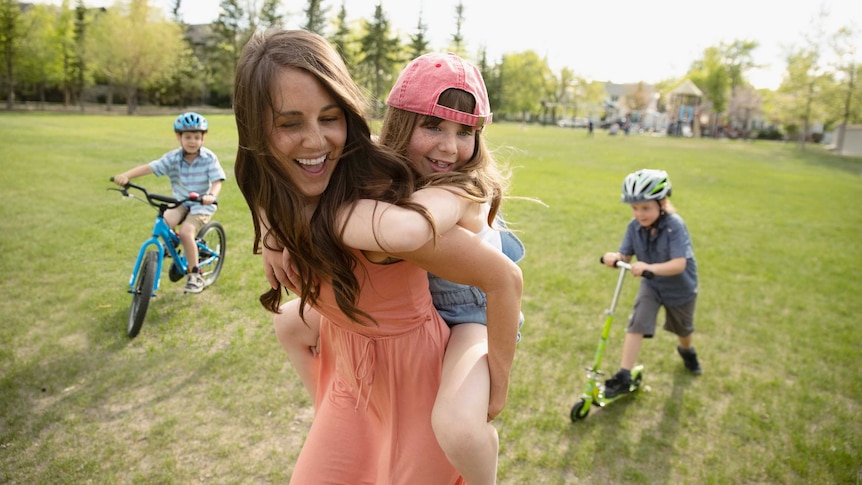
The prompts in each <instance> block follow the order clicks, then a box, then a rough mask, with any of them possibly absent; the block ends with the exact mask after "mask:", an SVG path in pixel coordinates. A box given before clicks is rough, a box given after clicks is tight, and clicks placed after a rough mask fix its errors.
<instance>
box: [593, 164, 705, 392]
mask: <svg viewBox="0 0 862 485" xmlns="http://www.w3.org/2000/svg"><path fill="white" fill-rule="evenodd" d="M670 195H671V182H670V177H668V174H667V172H665V171H664V170H650V169H643V170H639V171H637V172H634V173H631V174H629V175H628V176H626V178H625V180H624V181H623V187H622V197H621V199H622V202H623V203H626V204H630V205H631V208H632V215H633V218H632V220H631V222H629V224H628V227H627V228H626V232H625V235H624V236H623V241H622V243H621V244H620V249H619V251H618V252H609V253H605V255H604V256H602V258H601V260H602V262H603V263H604V264H605V265H606V266H608V267H610V268H616V263H617V261H623V262H625V263H629V262H630V261H631V259H632V256H636V257H637V262H635V263H632V264H631V272H632V275H634V276H643V275H644V274H645V273H647V272H651V273H653V274H654V275H655V276H654V277H653V278H650V279H647V278H644V279H642V280H641V283H640V288H639V290H638V294H637V297H636V299H635V304H634V309H633V311H632V316H631V319H630V320H629V323H628V329H627V331H626V337H625V341H624V342H623V353H622V359H621V360H622V361H621V363H620V370H619V371H618V372H617V373H616V374H615V375H614V376H613V377H612V378H611V379H608V380H607V381H605V389H604V397H605V398H607V399H611V398H614V397H616V396H619V395H622V394H625V393H629V392H631V391H632V390H633V389H634V388H636V386H633V385H632V376H631V371H632V368H633V367H634V365H635V361H636V360H637V356H638V353H639V352H640V348H641V344H642V342H643V339H644V338H652V337H653V335H654V334H655V328H656V320H657V317H658V311H659V308H660V307H662V306H663V307H664V309H665V313H666V320H665V323H664V329H665V330H667V331H669V332H672V333H674V334H676V335H677V337H678V338H679V345H678V346H677V352H678V353H679V355H680V356H681V357H682V360H683V363H684V365H685V367H686V369H688V370H689V371H690V372H691V373H692V374H695V375H699V374H700V373H701V372H702V369H701V366H700V362H699V361H698V359H697V352H695V350H694V347H693V346H692V335H693V333H694V309H695V302H696V301H697V262H696V261H695V258H694V248H693V246H692V242H691V237H690V236H689V233H688V229H687V228H686V225H685V222H684V221H683V219H682V218H681V217H680V216H679V215H678V214H677V213H676V210H675V209H674V207H673V206H672V205H671V203H670V201H669V200H668V199H667V198H668V197H670Z"/></svg>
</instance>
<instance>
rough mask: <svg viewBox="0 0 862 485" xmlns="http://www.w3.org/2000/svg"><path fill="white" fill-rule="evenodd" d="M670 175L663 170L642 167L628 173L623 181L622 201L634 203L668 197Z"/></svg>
mask: <svg viewBox="0 0 862 485" xmlns="http://www.w3.org/2000/svg"><path fill="white" fill-rule="evenodd" d="M670 192H671V183H670V177H668V175H667V172H665V171H664V170H651V169H647V168H645V169H643V170H638V171H637V172H634V173H630V174H628V175H627V176H626V179H625V180H624V181H623V193H622V196H621V200H622V202H624V203H626V204H635V203H638V202H646V201H648V200H655V201H659V200H662V199H664V198H665V197H670Z"/></svg>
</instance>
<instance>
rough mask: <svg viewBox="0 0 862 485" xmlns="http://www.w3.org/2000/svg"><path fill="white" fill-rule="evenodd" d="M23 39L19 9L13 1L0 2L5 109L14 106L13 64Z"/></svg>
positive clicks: (4, 0) (0, 41)
mask: <svg viewBox="0 0 862 485" xmlns="http://www.w3.org/2000/svg"><path fill="white" fill-rule="evenodd" d="M23 37H24V27H23V25H22V23H21V8H20V7H19V6H18V2H17V1H15V0H0V48H2V50H3V80H4V81H5V83H6V109H10V110H11V109H12V107H13V106H14V105H15V64H16V62H15V61H16V58H17V57H18V55H19V52H18V50H19V48H20V44H21V41H22V39H23Z"/></svg>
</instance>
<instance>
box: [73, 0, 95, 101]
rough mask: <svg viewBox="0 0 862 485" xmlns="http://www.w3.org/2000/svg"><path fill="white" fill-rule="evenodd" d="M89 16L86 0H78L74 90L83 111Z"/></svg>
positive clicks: (75, 29)
mask: <svg viewBox="0 0 862 485" xmlns="http://www.w3.org/2000/svg"><path fill="white" fill-rule="evenodd" d="M89 20H90V19H89V16H88V14H87V7H86V6H85V5H84V0H78V4H77V6H76V7H75V24H74V34H75V35H74V44H73V46H72V48H73V50H74V57H73V58H72V65H71V68H72V72H71V74H72V76H73V78H72V79H73V86H74V88H73V90H72V92H73V93H74V96H75V98H77V100H78V106H80V108H81V112H83V111H84V89H86V87H87V81H88V77H87V61H86V59H87V47H86V43H87V29H88V28H89V26H88V24H89Z"/></svg>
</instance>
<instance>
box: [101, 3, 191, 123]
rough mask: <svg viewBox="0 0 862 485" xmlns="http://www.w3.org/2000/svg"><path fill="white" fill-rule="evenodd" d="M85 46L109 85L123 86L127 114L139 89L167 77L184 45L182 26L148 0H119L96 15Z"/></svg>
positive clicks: (136, 99)
mask: <svg viewBox="0 0 862 485" xmlns="http://www.w3.org/2000/svg"><path fill="white" fill-rule="evenodd" d="M88 47H89V50H90V51H91V52H92V57H91V59H92V60H93V62H94V64H95V68H96V69H98V71H99V72H100V73H101V74H102V75H104V76H105V77H106V78H107V79H108V83H109V85H112V86H118V87H120V88H122V89H123V90H124V93H125V96H126V112H127V113H128V114H134V113H135V111H136V110H137V106H138V92H139V90H140V89H142V88H147V87H151V86H153V85H155V84H157V83H159V82H164V81H167V80H168V79H170V76H171V75H172V74H173V73H174V70H175V69H176V68H177V66H178V65H179V62H180V61H181V59H182V53H183V52H184V49H185V48H186V46H185V42H184V40H183V38H182V31H181V27H180V26H179V25H178V24H176V23H173V22H169V21H167V20H166V19H164V17H163V14H162V13H161V10H159V9H157V8H153V7H151V6H150V5H149V4H148V3H147V0H131V1H130V2H129V3H128V4H122V3H119V4H117V5H115V6H114V7H113V8H111V9H109V10H108V11H107V12H106V13H105V14H103V15H100V16H98V17H97V18H96V19H95V21H94V24H93V27H92V32H91V36H90V41H89V43H88Z"/></svg>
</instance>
